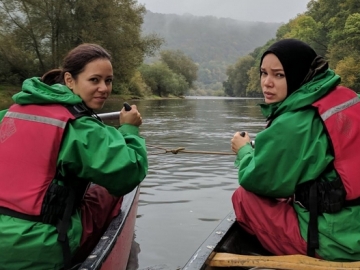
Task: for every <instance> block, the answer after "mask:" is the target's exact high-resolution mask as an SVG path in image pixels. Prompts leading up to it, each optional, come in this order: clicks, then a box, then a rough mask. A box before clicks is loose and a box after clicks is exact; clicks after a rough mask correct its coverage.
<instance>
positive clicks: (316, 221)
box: [231, 39, 360, 261]
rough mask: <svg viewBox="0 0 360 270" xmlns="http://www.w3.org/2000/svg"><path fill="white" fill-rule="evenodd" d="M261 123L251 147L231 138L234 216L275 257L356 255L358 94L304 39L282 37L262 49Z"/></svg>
mask: <svg viewBox="0 0 360 270" xmlns="http://www.w3.org/2000/svg"><path fill="white" fill-rule="evenodd" d="M260 80H261V87H262V91H263V94H264V98H265V102H264V104H261V110H262V113H263V115H264V116H265V117H266V118H267V119H268V121H269V122H268V126H267V128H266V129H265V130H263V131H262V132H260V133H259V134H258V135H257V136H256V147H255V149H253V148H252V147H251V145H250V143H249V142H250V138H249V136H248V134H247V133H246V134H245V136H244V137H242V136H241V135H240V133H239V132H237V133H235V135H234V137H233V138H232V140H231V148H232V150H233V151H234V152H235V153H236V154H237V158H236V161H235V164H236V165H237V166H238V167H239V171H238V179H239V184H240V187H239V188H238V189H237V190H236V191H235V193H234V195H233V197H232V202H233V206H234V210H235V214H236V218H237V222H238V223H239V224H240V225H241V226H242V227H243V228H244V229H245V230H246V231H247V232H249V233H250V234H254V235H256V236H257V238H258V239H259V240H260V242H261V243H262V245H263V246H264V247H265V248H266V249H268V250H269V251H270V252H272V253H273V254H275V255H286V254H308V255H309V256H317V257H321V258H324V259H326V260H332V261H352V260H360V245H359V243H360V231H359V228H360V218H359V217H360V203H359V200H358V198H359V197H360V181H358V177H359V175H360V167H359V164H360V154H359V153H358V151H357V150H356V149H358V148H359V147H360V138H359V136H357V133H358V130H359V128H360V103H359V101H360V99H359V97H358V95H357V94H356V93H355V92H354V91H352V90H350V89H348V88H345V87H343V86H340V85H339V84H340V77H339V76H338V75H336V74H335V73H334V71H333V70H331V69H329V68H328V64H327V62H326V61H325V60H324V59H323V58H322V57H321V56H319V55H317V54H316V52H315V51H314V50H313V49H312V48H311V47H310V46H309V45H307V44H306V43H304V42H302V41H300V40H296V39H284V40H281V41H278V42H276V43H274V44H273V45H271V46H270V47H269V48H268V49H267V50H266V52H265V53H264V54H263V55H262V58H261V64H260Z"/></svg>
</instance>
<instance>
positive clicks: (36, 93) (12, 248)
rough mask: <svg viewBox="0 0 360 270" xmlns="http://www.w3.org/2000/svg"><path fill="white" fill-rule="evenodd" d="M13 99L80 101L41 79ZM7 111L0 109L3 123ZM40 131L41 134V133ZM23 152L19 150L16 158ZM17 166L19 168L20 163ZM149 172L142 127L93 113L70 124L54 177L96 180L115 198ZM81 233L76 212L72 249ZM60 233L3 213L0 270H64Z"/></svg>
mask: <svg viewBox="0 0 360 270" xmlns="http://www.w3.org/2000/svg"><path fill="white" fill-rule="evenodd" d="M13 100H14V102H15V104H19V105H29V104H34V105H36V104H38V105H45V106H46V105H50V104H62V105H75V104H79V103H81V102H82V100H81V98H80V97H79V96H77V95H75V94H73V92H72V91H71V90H70V89H68V88H67V87H66V86H64V85H61V84H55V85H52V86H48V85H46V84H44V83H42V82H41V81H40V80H39V78H31V79H28V80H25V81H24V83H23V86H22V91H21V92H19V93H18V94H16V95H14V96H13ZM7 111H8V110H4V111H0V123H1V122H2V120H3V118H4V115H5V114H6V112H7ZM0 129H1V124H0ZM29 134H30V132H29ZM38 134H39V135H41V131H38ZM0 136H2V135H1V134H0ZM0 154H2V153H0ZM23 154H24V153H21V152H19V153H18V155H19V158H18V162H21V156H22V155H23ZM0 166H1V165H0ZM18 169H19V170H21V166H20V165H19V168H18ZM147 170H148V161H147V152H146V146H145V140H144V139H143V138H142V137H140V136H139V129H138V127H135V126H132V125H127V124H125V125H122V126H121V127H120V128H119V129H116V128H114V127H111V126H108V125H105V124H104V123H102V122H101V121H99V120H97V119H95V118H92V117H90V116H83V117H81V118H78V119H76V120H75V121H69V122H68V123H67V125H66V129H65V132H64V135H63V138H62V144H61V148H60V151H59V154H58V157H57V160H56V171H57V177H58V178H59V179H54V180H53V181H54V182H58V183H60V184H61V182H62V180H64V179H71V181H74V184H75V183H76V182H86V183H89V182H92V183H95V184H98V185H101V186H103V187H105V188H106V189H107V190H108V191H109V192H110V193H111V194H113V195H115V196H122V195H125V194H126V193H128V192H130V191H131V190H132V189H133V188H135V187H136V186H137V185H139V184H140V183H141V181H142V180H143V179H144V178H145V176H146V173H147ZM23 173H24V183H26V182H28V183H29V184H30V182H29V181H26V177H27V172H26V171H23ZM0 181H5V182H8V183H11V179H4V178H0ZM81 234H82V225H81V213H80V210H78V211H76V213H75V214H74V215H73V216H72V218H71V224H70V228H69V230H68V238H69V242H70V248H71V250H72V251H73V252H74V251H75V250H76V249H77V248H78V247H79V243H80V239H81ZM57 236H58V234H57V231H56V228H55V226H53V225H50V224H44V223H41V222H32V221H28V220H22V219H18V218H14V217H11V216H7V215H0V239H1V241H0V251H1V256H0V269H10V270H12V269H61V268H62V267H63V257H62V249H61V246H60V244H59V243H58V241H57Z"/></svg>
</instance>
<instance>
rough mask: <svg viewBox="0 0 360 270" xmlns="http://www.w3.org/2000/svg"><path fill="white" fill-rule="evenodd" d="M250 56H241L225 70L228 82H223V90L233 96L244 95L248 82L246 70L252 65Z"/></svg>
mask: <svg viewBox="0 0 360 270" xmlns="http://www.w3.org/2000/svg"><path fill="white" fill-rule="evenodd" d="M254 63H255V60H254V58H253V57H252V56H250V55H247V56H244V57H241V58H240V59H239V60H238V61H237V62H236V64H235V65H234V66H230V67H229V68H228V70H227V72H226V74H227V75H228V81H227V82H228V84H224V87H227V88H225V92H226V93H227V94H231V92H232V94H233V95H234V96H238V97H240V96H246V88H247V85H248V83H249V76H248V73H247V72H248V70H249V69H250V68H251V67H252V66H253V65H254Z"/></svg>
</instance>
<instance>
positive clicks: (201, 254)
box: [182, 211, 236, 270]
mask: <svg viewBox="0 0 360 270" xmlns="http://www.w3.org/2000/svg"><path fill="white" fill-rule="evenodd" d="M235 223H236V217H235V213H234V211H231V212H230V213H229V214H228V215H227V216H226V217H225V218H224V219H223V220H222V221H221V222H220V224H219V225H218V226H217V227H216V228H215V230H213V232H212V233H211V234H210V235H209V236H208V237H207V238H206V240H205V241H204V242H203V243H202V244H201V246H200V247H199V248H198V249H197V250H196V251H195V253H194V254H193V255H192V256H191V258H190V260H189V261H188V262H187V263H186V265H185V266H184V267H183V268H182V270H201V269H205V267H206V261H208V260H209V259H210V258H211V255H212V254H213V251H214V250H215V249H216V248H217V247H218V246H219V243H220V242H221V240H223V239H224V238H225V237H226V235H227V233H229V230H230V228H231V227H232V226H233V225H234V224H235Z"/></svg>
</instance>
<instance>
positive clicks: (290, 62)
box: [260, 39, 328, 96]
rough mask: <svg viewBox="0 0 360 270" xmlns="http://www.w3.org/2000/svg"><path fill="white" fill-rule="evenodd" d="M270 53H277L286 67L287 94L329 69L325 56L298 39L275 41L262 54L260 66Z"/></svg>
mask: <svg viewBox="0 0 360 270" xmlns="http://www.w3.org/2000/svg"><path fill="white" fill-rule="evenodd" d="M269 53H273V54H275V55H276V57H277V58H278V59H279V61H280V62H281V64H282V66H283V68H284V72H285V78H286V83H287V96H289V95H291V94H292V93H293V92H294V91H295V90H297V89H298V88H299V87H300V86H301V85H303V84H304V83H306V82H309V81H310V80H311V79H312V78H313V77H314V76H315V75H317V74H319V73H322V72H324V71H326V70H327V69H328V63H327V62H326V60H325V59H324V58H322V57H321V56H319V55H317V54H316V52H315V51H314V50H313V49H312V48H311V47H310V46H309V45H308V44H306V43H304V42H302V41H300V40H297V39H283V40H280V41H278V42H275V43H274V44H273V45H271V46H270V47H269V48H268V49H267V50H266V51H265V52H264V54H263V55H262V57H261V61H260V66H261V64H262V61H263V59H264V57H265V55H267V54H269Z"/></svg>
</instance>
